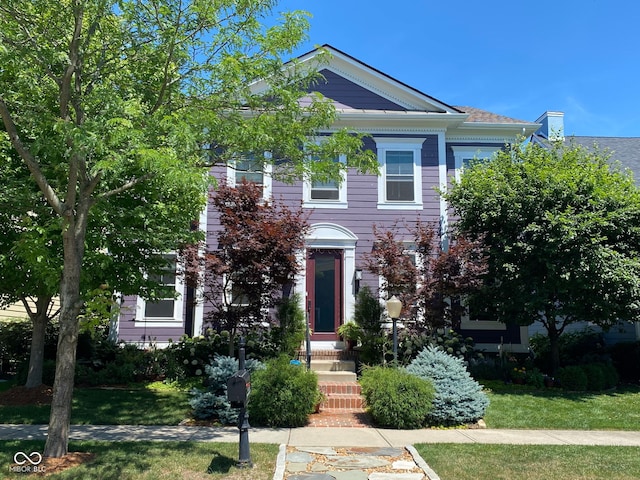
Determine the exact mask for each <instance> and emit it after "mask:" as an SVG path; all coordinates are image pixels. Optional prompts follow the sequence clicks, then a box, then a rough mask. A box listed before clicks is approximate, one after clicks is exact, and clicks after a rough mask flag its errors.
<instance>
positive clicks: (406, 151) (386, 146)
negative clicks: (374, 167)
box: [375, 138, 424, 210]
mask: <svg viewBox="0 0 640 480" xmlns="http://www.w3.org/2000/svg"><path fill="white" fill-rule="evenodd" d="M375 141H376V145H377V149H378V161H379V162H380V171H381V175H380V176H379V177H378V208H383V209H385V208H386V209H405V210H419V209H422V160H421V154H422V144H423V142H424V139H423V138H375Z"/></svg>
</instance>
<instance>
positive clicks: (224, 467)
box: [207, 451, 238, 474]
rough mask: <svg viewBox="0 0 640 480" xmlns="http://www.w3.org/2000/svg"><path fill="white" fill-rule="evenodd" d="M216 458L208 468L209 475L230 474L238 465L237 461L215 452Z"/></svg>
mask: <svg viewBox="0 0 640 480" xmlns="http://www.w3.org/2000/svg"><path fill="white" fill-rule="evenodd" d="M213 454H214V457H213V459H212V460H211V463H210V464H209V467H208V468H207V473H209V474H212V473H229V471H230V470H231V468H232V467H235V466H236V464H237V463H238V460H237V459H233V458H229V457H227V456H225V455H224V454H222V453H220V452H218V451H214V452H213Z"/></svg>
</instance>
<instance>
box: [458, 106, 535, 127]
mask: <svg viewBox="0 0 640 480" xmlns="http://www.w3.org/2000/svg"><path fill="white" fill-rule="evenodd" d="M454 108H457V109H458V110H460V111H461V112H464V113H468V114H469V118H467V120H465V121H466V122H478V123H532V122H526V121H524V120H518V119H515V118H511V117H505V116H504V115H498V114H497V113H493V112H487V111H486V110H480V109H479V108H475V107H460V106H456V107H454Z"/></svg>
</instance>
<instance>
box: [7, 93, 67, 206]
mask: <svg viewBox="0 0 640 480" xmlns="http://www.w3.org/2000/svg"><path fill="white" fill-rule="evenodd" d="M0 117H2V120H3V122H4V126H5V129H6V131H7V133H8V134H9V140H10V141H11V145H13V148H14V149H15V150H16V151H17V152H18V155H20V158H22V160H23V161H24V163H25V164H26V166H27V168H28V169H29V171H30V172H31V175H33V178H34V180H35V181H36V183H37V184H38V187H39V188H40V190H41V191H42V193H43V194H44V197H45V198H46V199H47V202H49V205H51V206H52V207H53V209H54V210H55V212H56V213H57V214H58V215H61V216H62V215H63V214H64V212H65V210H66V206H65V205H64V203H63V202H61V201H60V198H58V195H56V193H55V191H54V190H53V188H51V185H49V182H48V181H47V178H46V177H45V176H44V174H43V173H42V171H41V170H40V165H39V164H38V161H37V160H36V159H35V158H34V156H33V155H32V154H31V152H30V151H29V150H28V149H27V148H26V147H25V146H24V144H23V143H22V140H20V135H19V134H18V129H17V128H16V125H15V123H13V118H11V113H10V112H9V109H8V108H7V104H6V103H5V102H4V99H3V98H2V97H1V96H0Z"/></svg>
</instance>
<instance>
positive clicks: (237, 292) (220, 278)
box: [183, 181, 309, 336]
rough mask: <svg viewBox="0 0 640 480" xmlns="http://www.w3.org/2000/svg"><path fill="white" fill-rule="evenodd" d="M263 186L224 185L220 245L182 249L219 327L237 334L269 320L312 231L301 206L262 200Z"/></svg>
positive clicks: (219, 201)
mask: <svg viewBox="0 0 640 480" xmlns="http://www.w3.org/2000/svg"><path fill="white" fill-rule="evenodd" d="M262 191H263V188H262V186H261V185H258V184H255V183H251V182H246V181H243V182H242V183H241V184H239V185H238V186H237V187H230V186H227V185H220V186H219V188H218V189H217V191H216V192H214V193H213V194H212V197H211V204H212V205H213V206H214V208H215V209H216V210H217V211H218V213H219V223H220V229H219V230H218V232H217V242H218V243H217V247H215V248H209V249H207V248H205V249H204V251H203V246H202V244H200V245H193V246H191V247H189V248H186V249H185V250H184V254H183V257H184V259H185V267H184V269H185V273H186V275H187V281H188V283H189V284H190V285H194V286H198V287H199V290H200V291H201V296H202V298H201V300H202V301H203V302H204V303H205V305H206V306H207V307H209V308H208V309H207V310H208V311H209V312H210V313H209V314H208V316H207V320H208V321H209V322H210V323H211V324H212V326H213V327H215V328H216V329H217V330H218V331H220V330H227V331H229V332H230V333H231V335H232V336H235V334H236V333H237V331H238V330H239V329H242V330H245V331H246V330H251V329H254V328H256V326H259V325H261V324H264V323H268V322H269V317H270V312H269V309H270V308H271V307H274V306H275V305H276V303H277V302H278V301H279V300H280V299H282V296H283V289H284V287H286V286H287V285H290V284H291V283H292V281H293V277H294V275H295V274H296V273H297V272H298V271H299V270H300V268H301V266H302V265H301V262H300V259H299V258H298V255H299V253H300V251H301V250H302V248H303V247H304V237H305V233H306V231H307V230H308V228H309V227H308V224H307V221H306V216H305V215H304V214H303V212H302V209H301V208H298V209H297V210H291V209H289V208H288V207H287V206H285V205H283V204H280V203H278V202H276V201H274V200H272V201H265V200H264V199H263V193H262Z"/></svg>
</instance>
